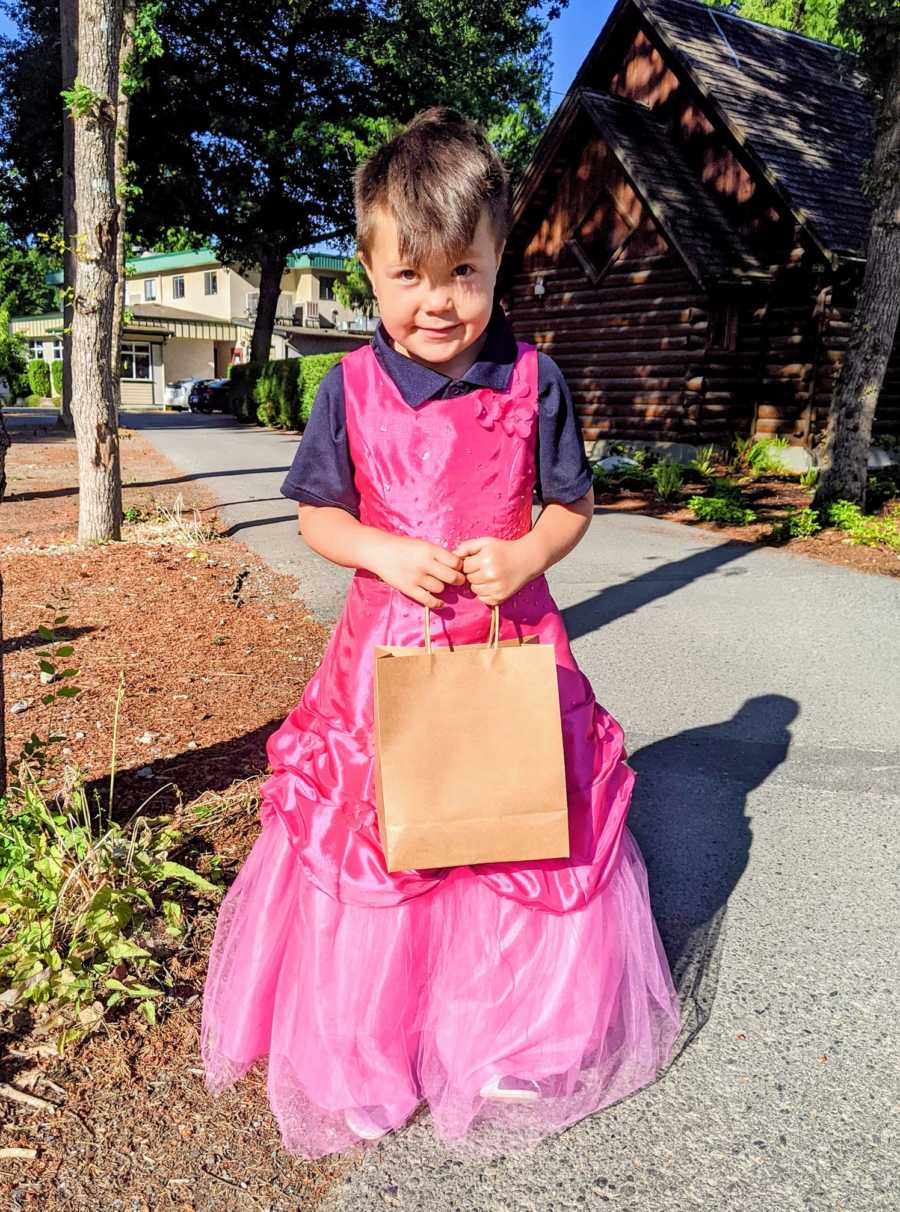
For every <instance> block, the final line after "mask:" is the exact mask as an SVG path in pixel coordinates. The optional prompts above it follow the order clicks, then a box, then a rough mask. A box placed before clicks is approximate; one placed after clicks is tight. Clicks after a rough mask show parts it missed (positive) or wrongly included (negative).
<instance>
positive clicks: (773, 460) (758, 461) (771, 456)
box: [732, 434, 790, 475]
mask: <svg viewBox="0 0 900 1212" xmlns="http://www.w3.org/2000/svg"><path fill="white" fill-rule="evenodd" d="M789 446H790V442H789V441H788V439H787V438H785V437H781V436H777V437H776V436H772V437H762V438H759V437H755V436H754V435H753V434H749V435H747V436H745V437H741V436H740V435H738V434H735V436H734V438H733V440H732V450H733V457H732V461H733V463H734V466H735V467H736V468H737V470H738V471H743V472H744V473H745V474H754V475H773V474H778V473H779V472H784V471H785V466H784V464H783V463H782V461H781V459H780V458H779V457H778V453H777V452H778V451H779V450H786V449H787V448H788V447H789Z"/></svg>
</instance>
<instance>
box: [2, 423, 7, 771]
mask: <svg viewBox="0 0 900 1212" xmlns="http://www.w3.org/2000/svg"><path fill="white" fill-rule="evenodd" d="M8 450H9V434H8V433H7V431H6V422H5V421H4V420H3V414H2V413H0V505H2V504H3V498H4V496H5V495H6V452H7V451H8ZM6 785H7V778H6V688H5V686H4V683H3V571H2V569H0V795H5V794H6Z"/></svg>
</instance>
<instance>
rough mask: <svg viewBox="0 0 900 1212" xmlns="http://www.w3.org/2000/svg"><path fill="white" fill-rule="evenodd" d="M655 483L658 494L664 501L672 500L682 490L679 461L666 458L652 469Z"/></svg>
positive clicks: (651, 472)
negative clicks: (673, 461) (672, 461)
mask: <svg viewBox="0 0 900 1212" xmlns="http://www.w3.org/2000/svg"><path fill="white" fill-rule="evenodd" d="M650 475H651V476H652V477H653V483H654V484H655V485H656V493H657V496H659V497H660V499H661V500H663V501H670V500H671V499H672V497H674V496H676V495H677V494H678V493H679V492H680V491H681V485H682V473H681V467H680V466H679V465H678V464H677V463H670V462H668V461H667V460H664V461H663V462H662V463H657V464H656V465H655V466H654V467H652V468H651V469H650Z"/></svg>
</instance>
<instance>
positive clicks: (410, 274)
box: [400, 269, 417, 282]
mask: <svg viewBox="0 0 900 1212" xmlns="http://www.w3.org/2000/svg"><path fill="white" fill-rule="evenodd" d="M416 276H417V275H416V271H415V270H414V269H401V270H400V277H401V278H402V279H403V281H404V282H412V280H413V279H414V278H415V277H416Z"/></svg>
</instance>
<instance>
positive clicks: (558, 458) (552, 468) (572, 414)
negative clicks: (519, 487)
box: [536, 353, 594, 504]
mask: <svg viewBox="0 0 900 1212" xmlns="http://www.w3.org/2000/svg"><path fill="white" fill-rule="evenodd" d="M538 398H539V413H538V443H537V465H538V474H537V485H536V487H537V491H538V495H539V496H540V498H541V500H542V501H543V502H544V503H545V504H546V503H547V502H548V501H559V502H560V503H562V504H567V503H569V502H571V501H577V500H579V498H581V497H583V496H584V495H585V493H586V492H587V490H588V489H589V488H590V487H591V485H592V484H593V482H594V476H593V472H592V470H591V465H590V462H589V461H588V457H587V453H586V451H585V449H584V438H583V436H582V432H581V422H580V421H579V419H578V414H577V413H576V411H575V405H574V404H573V402H572V393H571V392H570V391H569V385H568V383H566V380H565V377H564V375H563V373H562V371H561V370H560V369H559V367H558V366H557V365H556V363H555V362H554V361H553V359H552V358H551V357H549V356H548V355H547V354H543V353H539V354H538Z"/></svg>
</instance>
